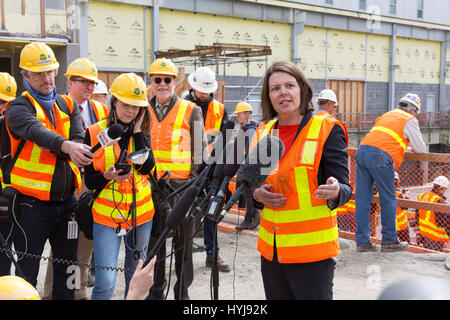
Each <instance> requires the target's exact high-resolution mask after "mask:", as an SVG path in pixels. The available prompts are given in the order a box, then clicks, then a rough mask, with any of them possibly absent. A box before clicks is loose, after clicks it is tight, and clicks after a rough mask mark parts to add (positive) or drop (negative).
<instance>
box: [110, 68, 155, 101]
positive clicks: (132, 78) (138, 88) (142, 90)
mask: <svg viewBox="0 0 450 320" xmlns="http://www.w3.org/2000/svg"><path fill="white" fill-rule="evenodd" d="M109 92H110V93H111V94H112V95H113V96H114V97H116V98H117V99H119V100H120V101H122V102H123V103H125V104H129V105H132V106H138V107H147V106H148V101H147V87H146V85H145V82H144V80H143V79H142V78H141V77H140V76H138V75H136V74H135V73H122V74H121V75H120V76H118V77H117V78H116V79H114V81H113V83H112V84H111V87H110V88H109Z"/></svg>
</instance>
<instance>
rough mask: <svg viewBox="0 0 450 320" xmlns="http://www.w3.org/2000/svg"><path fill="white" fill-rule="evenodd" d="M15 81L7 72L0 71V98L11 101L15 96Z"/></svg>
mask: <svg viewBox="0 0 450 320" xmlns="http://www.w3.org/2000/svg"><path fill="white" fill-rule="evenodd" d="M16 91H17V83H16V80H15V79H14V77H12V76H11V75H10V74H9V73H7V72H0V99H1V100H3V101H11V100H14V99H15V98H16Z"/></svg>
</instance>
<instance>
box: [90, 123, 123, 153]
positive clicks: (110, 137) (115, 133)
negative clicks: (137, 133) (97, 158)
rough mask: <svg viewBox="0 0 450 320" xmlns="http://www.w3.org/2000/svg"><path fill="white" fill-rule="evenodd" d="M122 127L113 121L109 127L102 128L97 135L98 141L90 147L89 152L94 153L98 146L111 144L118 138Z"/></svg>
mask: <svg viewBox="0 0 450 320" xmlns="http://www.w3.org/2000/svg"><path fill="white" fill-rule="evenodd" d="M122 132H123V127H122V126H121V125H120V124H118V123H115V124H113V125H112V126H111V127H109V128H106V129H104V130H102V131H101V132H100V133H99V134H98V135H97V139H98V143H97V144H96V145H95V146H93V147H92V148H91V150H90V151H91V152H92V153H95V152H96V151H97V150H98V149H100V148H105V147H109V146H112V145H113V144H114V143H116V142H117V141H119V140H120V136H121V135H122Z"/></svg>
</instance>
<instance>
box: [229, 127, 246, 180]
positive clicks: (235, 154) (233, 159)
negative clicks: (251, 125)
mask: <svg viewBox="0 0 450 320" xmlns="http://www.w3.org/2000/svg"><path fill="white" fill-rule="evenodd" d="M249 133H250V131H248V133H246V132H245V131H244V130H242V129H241V128H240V129H239V130H238V131H237V132H236V136H235V139H234V141H233V143H232V144H231V143H229V144H228V145H227V147H226V149H225V150H226V157H225V158H226V159H225V165H224V168H223V171H224V175H225V176H226V177H233V176H234V175H235V174H236V172H237V171H238V169H239V166H240V165H241V164H242V163H243V162H244V161H245V144H246V139H248V138H249V136H248V135H249Z"/></svg>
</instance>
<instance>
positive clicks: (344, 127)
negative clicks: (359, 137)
mask: <svg viewBox="0 0 450 320" xmlns="http://www.w3.org/2000/svg"><path fill="white" fill-rule="evenodd" d="M316 115H318V116H328V117H332V118H334V119H336V121H337V124H338V125H339V126H340V127H341V128H342V130H344V133H345V142H346V143H347V147H348V131H347V127H346V126H345V124H344V123H343V122H341V121H339V120H338V118H337V117H336V116H335V115H332V114H329V113H327V112H323V111H320V112H316Z"/></svg>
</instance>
